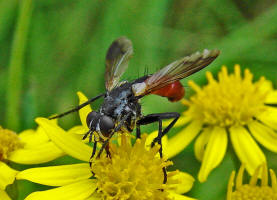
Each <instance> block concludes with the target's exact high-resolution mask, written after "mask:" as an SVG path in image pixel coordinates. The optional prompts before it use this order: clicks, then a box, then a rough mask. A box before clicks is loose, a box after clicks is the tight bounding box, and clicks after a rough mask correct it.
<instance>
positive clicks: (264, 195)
mask: <svg viewBox="0 0 277 200" xmlns="http://www.w3.org/2000/svg"><path fill="white" fill-rule="evenodd" d="M231 199H232V200H255V199H261V200H276V199H277V193H276V192H274V191H273V189H272V188H271V187H269V186H261V187H259V186H250V185H248V184H245V185H242V186H241V187H239V188H238V189H236V191H235V192H233V193H232V198H231Z"/></svg>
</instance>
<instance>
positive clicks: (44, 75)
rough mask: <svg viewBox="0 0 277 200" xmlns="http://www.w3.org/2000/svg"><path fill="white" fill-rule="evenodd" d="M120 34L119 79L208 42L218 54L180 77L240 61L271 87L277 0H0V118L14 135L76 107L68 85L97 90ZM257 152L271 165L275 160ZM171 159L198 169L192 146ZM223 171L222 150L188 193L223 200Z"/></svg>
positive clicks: (152, 104) (153, 104)
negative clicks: (130, 51) (124, 66)
mask: <svg viewBox="0 0 277 200" xmlns="http://www.w3.org/2000/svg"><path fill="white" fill-rule="evenodd" d="M122 35H125V36H127V37H129V38H130V39H131V40H132V41H133V45H134V50H135V55H134V57H133V59H132V60H131V62H130V64H129V69H128V70H127V71H126V73H125V74H124V76H123V79H128V80H132V79H135V78H138V77H139V76H142V75H144V73H145V69H147V71H148V72H149V73H153V72H155V71H156V70H157V69H159V68H160V67H162V66H165V65H166V64H168V63H170V62H172V61H174V60H176V59H178V58H180V57H182V56H184V55H188V54H190V53H193V52H195V51H198V50H201V51H202V50H203V49H205V48H208V49H212V48H216V49H219V50H221V55H220V56H219V58H218V59H217V60H216V61H215V62H214V63H213V64H211V65H210V66H209V67H207V68H206V69H204V70H202V71H201V72H199V73H197V74H195V75H193V76H191V77H190V78H189V79H193V80H195V82H197V83H198V84H204V83H206V77H205V71H207V70H209V71H212V72H213V73H214V74H216V72H217V71H218V70H219V68H220V67H221V66H222V65H227V66H228V68H229V69H230V70H229V71H233V65H234V64H240V65H241V66H242V68H249V69H250V70H251V71H252V72H253V73H254V77H255V79H256V80H257V79H258V78H259V77H260V76H262V75H263V76H266V78H268V79H270V80H271V81H272V82H273V83H274V86H275V88H276V83H277V59H276V58H277V53H276V52H277V4H276V1H273V0H263V1H262V0H251V1H250V0H245V1H239V0H207V1H200V0H191V1H182V0H171V1H166V0H151V1H150V0H145V1H139V0H133V1H126V0H113V1H107V0H94V1H92V0H79V1H73V0H37V1H32V0H20V1H19V0H8V1H7V0H0V44H1V45H0V103H1V109H0V124H1V125H2V126H4V127H6V128H10V129H12V130H15V131H21V130H23V129H27V128H34V127H35V126H36V125H35V123H34V118H35V117H38V116H44V117H48V116H50V115H52V114H54V113H61V112H63V111H65V110H68V109H70V108H72V107H73V106H74V105H77V104H78V99H77V96H76V92H77V91H82V92H84V93H85V94H86V95H87V96H88V97H93V96H96V95H97V94H99V93H100V92H103V91H104V90H105V87H104V70H105V67H104V58H105V54H106V50H107V48H108V46H109V45H110V44H111V42H112V41H113V40H114V39H115V38H117V37H119V36H122ZM187 80H188V79H187ZM187 80H182V83H183V84H184V86H185V88H186V89H187V90H186V93H187V94H186V96H187V97H189V96H190V95H191V94H193V91H192V90H191V89H189V88H188V86H187ZM157 102H159V103H157ZM100 103H101V101H97V102H95V103H94V104H93V107H94V108H97V106H99V105H100ZM142 104H143V112H144V113H145V114H148V113H156V112H167V111H177V112H182V111H183V110H184V109H185V108H184V107H183V106H182V105H181V104H180V103H170V102H168V101H167V100H166V99H164V98H161V97H157V96H154V95H153V96H148V97H146V98H144V99H143V102H142ZM161 105H163V106H161ZM79 123H80V122H79V119H78V115H77V114H72V115H70V116H67V117H65V118H64V119H61V120H60V124H61V126H63V127H64V128H69V127H72V126H73V125H76V124H79ZM155 128H156V126H149V127H147V128H146V129H144V130H145V131H150V130H153V129H155ZM170 134H171V135H172V134H174V131H172V132H171V133H170ZM263 150H264V152H266V154H267V156H268V160H269V163H270V166H271V167H273V168H274V169H275V170H276V169H277V161H276V160H277V158H276V156H275V155H274V154H271V153H269V152H268V151H266V150H265V149H263ZM65 160H66V159H65ZM173 161H174V162H175V164H176V168H179V169H181V170H185V171H188V172H190V173H192V174H193V175H194V176H196V175H197V172H198V170H199V166H200V165H199V163H198V162H197V161H196V159H195V158H194V154H193V145H190V146H189V147H188V148H187V149H186V150H185V151H184V152H183V153H181V154H180V155H178V156H177V157H175V158H174V159H173ZM274 161H275V162H274ZM59 162H61V163H62V162H66V161H64V160H62V161H59ZM232 169H234V164H233V162H232V159H231V156H226V158H225V159H224V162H223V163H222V164H221V165H220V166H219V168H217V169H216V170H214V171H213V172H212V173H211V175H210V177H209V179H208V181H207V182H206V183H204V184H200V183H199V182H198V181H196V184H195V187H194V188H193V190H192V191H191V192H190V193H189V195H190V196H192V197H196V198H199V199H206V200H209V199H224V198H225V190H226V185H227V180H228V178H229V173H230V172H231V170H232ZM18 184H19V186H18V187H19V188H23V189H22V191H23V192H22V191H21V192H22V193H23V194H21V195H19V197H18V199H22V198H23V197H24V195H26V194H27V193H28V192H29V190H36V189H37V188H39V186H38V185H36V186H34V185H33V184H27V183H24V184H23V183H21V182H19V183H18ZM26 184H27V185H26Z"/></svg>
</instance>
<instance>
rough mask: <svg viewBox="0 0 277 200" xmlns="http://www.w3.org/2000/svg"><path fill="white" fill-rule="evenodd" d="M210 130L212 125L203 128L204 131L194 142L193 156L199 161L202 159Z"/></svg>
mask: <svg viewBox="0 0 277 200" xmlns="http://www.w3.org/2000/svg"><path fill="white" fill-rule="evenodd" d="M212 130H213V129H212V127H208V128H206V129H204V131H203V132H202V133H201V134H200V135H199V136H198V137H197V139H196V141H195V143H194V153H195V157H196V158H197V160H199V161H202V159H203V156H204V151H205V147H206V144H207V143H208V141H209V139H210V136H211V132H212Z"/></svg>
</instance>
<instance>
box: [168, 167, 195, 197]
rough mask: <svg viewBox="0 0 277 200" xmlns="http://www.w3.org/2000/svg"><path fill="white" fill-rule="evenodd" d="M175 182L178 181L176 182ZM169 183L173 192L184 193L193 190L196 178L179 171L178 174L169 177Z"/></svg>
mask: <svg viewBox="0 0 277 200" xmlns="http://www.w3.org/2000/svg"><path fill="white" fill-rule="evenodd" d="M172 182H173V183H172ZM175 182H177V183H176V184H174V183H175ZM168 183H169V184H170V186H172V187H171V188H170V190H171V191H172V192H175V193H177V194H184V193H186V192H188V191H190V190H191V188H192V186H193V183H194V178H193V177H192V176H191V175H190V174H187V173H184V172H178V173H177V174H176V175H174V176H172V177H169V178H168Z"/></svg>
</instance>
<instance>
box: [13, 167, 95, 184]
mask: <svg viewBox="0 0 277 200" xmlns="http://www.w3.org/2000/svg"><path fill="white" fill-rule="evenodd" d="M91 176H92V173H91V170H90V167H89V164H88V163H81V164H72V165H61V166H53V167H37V168H32V169H26V170H24V171H21V172H19V173H18V174H17V175H16V179H25V180H28V181H32V182H34V183H39V184H43V185H49V186H63V185H68V184H71V183H74V182H77V181H81V180H85V179H89V178H90V177H91Z"/></svg>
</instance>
